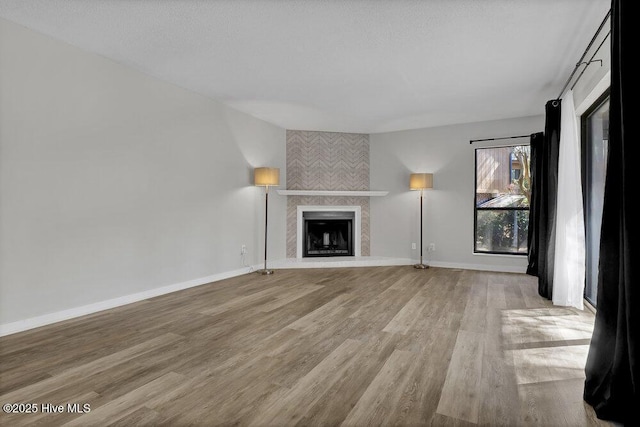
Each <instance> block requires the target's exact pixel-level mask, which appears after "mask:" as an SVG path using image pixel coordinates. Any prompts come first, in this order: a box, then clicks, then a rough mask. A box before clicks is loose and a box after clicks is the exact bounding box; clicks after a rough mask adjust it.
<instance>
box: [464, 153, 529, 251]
mask: <svg viewBox="0 0 640 427" xmlns="http://www.w3.org/2000/svg"><path fill="white" fill-rule="evenodd" d="M520 146H529V147H531V144H530V142H527V143H521V144H506V145H495V146H489V147H475V148H474V150H473V157H474V159H473V163H474V168H473V254H474V255H507V256H518V257H523V256H524V257H526V256H527V252H508V251H485V250H478V247H477V235H478V211H479V210H480V211H502V212H505V211H526V212H531V206H528V207H526V208H523V207H519V208H516V207H504V208H495V207H486V208H478V203H477V191H478V150H487V149H495V148H512V147H520ZM529 161H531V158H529ZM512 168H513V166H512V159H511V155H510V156H509V181H510V182H511V180H512V176H511V175H512ZM527 227H528V223H527Z"/></svg>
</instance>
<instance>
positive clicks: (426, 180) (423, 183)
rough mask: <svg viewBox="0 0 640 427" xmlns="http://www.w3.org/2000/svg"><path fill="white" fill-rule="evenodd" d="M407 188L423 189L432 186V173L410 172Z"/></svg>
mask: <svg viewBox="0 0 640 427" xmlns="http://www.w3.org/2000/svg"><path fill="white" fill-rule="evenodd" d="M409 188H410V189H411V190H424V189H425V188H433V174H432V173H412V174H411V177H410V178H409Z"/></svg>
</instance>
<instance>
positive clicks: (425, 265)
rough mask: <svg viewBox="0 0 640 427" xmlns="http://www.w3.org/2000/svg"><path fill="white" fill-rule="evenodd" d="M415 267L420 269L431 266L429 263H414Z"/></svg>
mask: <svg viewBox="0 0 640 427" xmlns="http://www.w3.org/2000/svg"><path fill="white" fill-rule="evenodd" d="M413 268H417V269H419V270H424V269H427V268H429V266H428V265H427V264H414V265H413Z"/></svg>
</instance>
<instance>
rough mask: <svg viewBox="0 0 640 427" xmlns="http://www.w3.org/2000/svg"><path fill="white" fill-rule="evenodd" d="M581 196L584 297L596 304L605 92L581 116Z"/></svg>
mask: <svg viewBox="0 0 640 427" xmlns="http://www.w3.org/2000/svg"><path fill="white" fill-rule="evenodd" d="M581 121H582V137H581V141H582V193H583V194H582V195H583V201H584V214H585V215H584V216H585V231H586V235H585V237H586V241H585V246H586V254H585V255H586V260H585V261H586V277H585V279H586V280H585V287H584V297H585V298H586V299H587V301H589V302H590V303H591V304H592V305H593V306H596V303H597V299H598V298H597V297H598V295H597V293H598V263H599V261H600V223H601V222H602V202H603V200H604V183H605V176H606V170H607V149H608V145H609V141H608V140H609V92H608V91H607V92H605V94H604V95H602V96H601V97H600V98H599V99H598V100H597V101H596V102H595V103H594V104H593V105H592V106H591V107H590V108H589V109H588V110H587V111H585V113H584V115H583V116H582V120H581Z"/></svg>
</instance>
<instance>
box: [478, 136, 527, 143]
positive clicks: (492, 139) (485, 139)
mask: <svg viewBox="0 0 640 427" xmlns="http://www.w3.org/2000/svg"><path fill="white" fill-rule="evenodd" d="M530 137H531V135H530V134H529V135H518V136H503V137H499V138H484V139H472V140H470V141H469V144H473V143H474V142H481V141H499V140H501V139H516V138H530Z"/></svg>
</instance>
